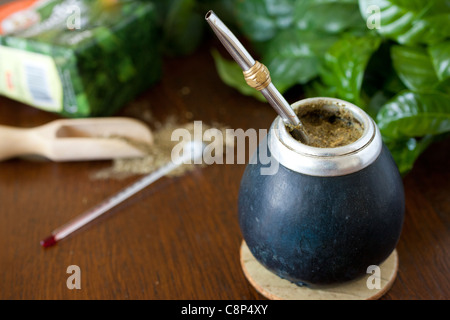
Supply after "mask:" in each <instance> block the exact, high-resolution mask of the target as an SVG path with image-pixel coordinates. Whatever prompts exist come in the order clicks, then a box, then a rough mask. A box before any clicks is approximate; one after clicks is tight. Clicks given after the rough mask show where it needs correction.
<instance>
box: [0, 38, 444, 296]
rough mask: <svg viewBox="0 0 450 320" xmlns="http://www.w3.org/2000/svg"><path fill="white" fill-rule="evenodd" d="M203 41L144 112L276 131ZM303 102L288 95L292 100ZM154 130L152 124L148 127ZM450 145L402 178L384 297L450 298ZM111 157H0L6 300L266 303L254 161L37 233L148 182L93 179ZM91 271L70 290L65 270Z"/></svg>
mask: <svg viewBox="0 0 450 320" xmlns="http://www.w3.org/2000/svg"><path fill="white" fill-rule="evenodd" d="M210 47H211V45H205V46H203V47H202V48H201V49H200V50H199V51H198V52H197V53H196V54H194V55H192V56H189V57H186V58H176V59H169V60H166V63H165V68H164V69H165V76H164V78H163V79H162V81H161V82H160V83H159V84H157V85H156V86H154V87H152V88H150V89H149V90H148V91H147V92H145V93H144V94H142V95H141V96H139V97H138V98H137V100H136V101H137V102H138V103H139V104H140V105H142V106H143V107H142V110H141V111H142V113H141V112H139V113H137V112H136V108H135V107H131V106H126V107H125V108H124V109H122V110H121V111H120V112H119V113H118V115H125V116H133V117H138V118H139V117H140V116H141V114H144V113H145V112H144V111H145V110H150V111H151V112H152V114H153V115H154V117H155V119H158V120H160V121H164V119H165V118H166V117H167V116H169V115H174V114H175V115H177V116H178V118H179V119H180V121H181V122H187V121H188V119H186V113H188V112H191V113H192V114H193V119H192V120H202V121H204V122H205V123H208V124H211V123H213V122H214V121H218V122H220V123H223V124H225V125H228V126H229V127H230V128H234V129H237V128H242V129H244V130H246V129H248V128H256V129H259V128H265V129H267V128H269V126H270V124H271V122H272V121H273V119H274V118H275V112H274V111H273V110H272V109H271V108H270V106H268V105H265V104H263V103H261V102H258V101H256V100H255V99H253V98H248V97H244V96H241V95H240V94H239V93H237V92H236V91H234V90H233V89H230V88H229V87H227V86H226V85H224V84H223V83H222V82H221V80H220V79H219V78H218V76H217V73H216V71H215V67H214V62H213V60H212V57H211V55H210V53H209V50H210ZM300 98H301V93H299V94H298V95H297V96H295V94H292V93H291V94H290V95H289V97H288V100H289V102H291V103H292V102H294V101H295V100H297V99H300ZM58 118H59V117H58V116H57V115H54V114H51V113H47V112H44V111H40V110H37V109H34V108H32V107H29V106H26V105H23V104H21V103H18V102H15V101H12V100H9V99H7V98H3V97H0V123H1V124H4V125H12V126H18V127H33V126H38V125H41V124H44V123H47V122H48V121H51V120H54V119H58ZM149 125H153V124H152V123H149ZM449 150H450V140H447V141H443V142H440V143H436V144H435V145H433V146H432V147H431V148H430V149H429V150H427V152H426V153H425V154H423V155H422V156H421V157H420V159H419V160H418V162H417V163H416V166H415V168H414V170H413V171H412V172H410V173H409V174H408V175H407V176H406V177H405V178H404V185H405V193H406V215H405V223H404V228H403V232H402V235H401V239H400V242H399V244H398V247H397V249H398V253H399V258H400V267H399V272H398V277H397V279H396V281H395V283H394V285H393V287H392V289H391V290H390V291H389V292H388V293H387V294H386V295H385V296H384V297H383V299H449V298H450V285H449V282H450V281H449V279H450V277H449V276H448V274H449V271H450V260H449V246H450V241H449V240H450V239H449V223H450V220H449V214H450V170H449V164H450V163H449V156H450V153H449ZM109 166H111V162H110V161H93V162H76V163H53V162H49V161H30V160H25V159H14V160H8V161H6V162H2V163H0V288H1V289H0V299H214V300H219V299H231V300H234V299H263V298H264V297H262V296H261V295H259V294H258V293H257V292H256V291H255V290H254V289H253V287H252V286H251V285H250V284H249V283H248V281H247V280H246V278H245V277H244V275H243V272H242V269H241V266H240V263H239V247H240V244H241V241H242V236H241V234H240V230H239V225H238V219H237V197H238V190H239V182H240V178H241V176H242V173H243V170H244V168H245V165H237V164H234V165H232V164H229V165H217V164H216V165H211V166H208V167H204V168H197V169H196V170H195V171H193V172H189V173H187V174H185V175H184V176H181V177H176V178H163V179H161V180H159V181H157V182H156V183H154V184H153V185H151V186H149V187H147V188H146V189H145V190H143V191H142V192H140V193H139V194H137V195H135V196H134V197H133V198H131V199H129V200H128V201H126V202H125V203H122V204H121V205H119V206H118V207H116V208H115V209H113V210H112V211H111V213H110V214H108V215H107V216H106V217H102V218H100V219H99V221H98V222H96V223H94V224H92V225H90V226H89V227H87V228H85V229H84V230H82V231H80V232H78V233H77V234H75V235H73V236H71V237H69V238H67V239H65V240H64V241H61V242H60V243H59V244H57V245H56V246H55V247H52V248H49V249H43V248H41V247H40V245H39V240H40V239H41V238H42V237H44V236H46V235H48V234H49V232H51V231H52V230H53V229H55V228H56V227H58V226H60V225H62V224H64V223H65V222H67V221H68V220H70V219H71V218H73V217H76V216H77V215H79V214H80V213H82V212H83V211H85V210H87V209H89V208H90V207H92V206H94V205H96V204H97V203H99V202H100V201H102V200H103V199H105V198H106V197H108V196H110V195H112V194H114V193H115V192H117V191H119V190H120V189H121V188H123V187H125V186H127V185H128V184H130V183H132V182H133V181H135V180H137V178H138V177H131V178H127V179H124V180H93V179H92V178H91V175H92V174H93V173H95V172H98V171H99V170H101V169H103V168H106V167H109ZM70 265H77V266H79V267H80V270H81V290H69V289H68V288H67V286H66V280H67V278H68V277H69V274H67V273H66V271H67V267H68V266H70Z"/></svg>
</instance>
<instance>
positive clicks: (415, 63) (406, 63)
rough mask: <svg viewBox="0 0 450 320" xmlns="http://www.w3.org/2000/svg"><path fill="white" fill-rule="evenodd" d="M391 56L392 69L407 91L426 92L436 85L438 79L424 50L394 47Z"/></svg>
mask: <svg viewBox="0 0 450 320" xmlns="http://www.w3.org/2000/svg"><path fill="white" fill-rule="evenodd" d="M391 55H392V62H393V65H394V68H395V70H396V71H397V74H398V76H399V77H400V79H401V80H402V81H403V83H404V84H405V85H406V87H407V88H408V89H410V90H413V91H424V90H425V91H426V90H429V89H433V88H434V87H436V85H437V84H438V82H439V79H438V77H437V75H436V72H435V70H434V67H433V63H432V62H431V58H430V56H429V55H428V53H427V51H426V50H425V49H423V48H420V47H417V48H416V47H407V46H398V45H395V46H393V47H392V48H391Z"/></svg>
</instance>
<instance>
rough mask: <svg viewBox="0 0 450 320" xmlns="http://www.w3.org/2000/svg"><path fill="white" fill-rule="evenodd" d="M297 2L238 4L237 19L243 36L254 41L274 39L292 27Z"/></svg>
mask: <svg viewBox="0 0 450 320" xmlns="http://www.w3.org/2000/svg"><path fill="white" fill-rule="evenodd" d="M294 3H295V0H264V1H261V0H246V1H237V2H236V18H237V19H238V22H239V26H240V28H241V31H242V32H243V34H244V35H245V36H246V37H247V38H249V39H250V40H253V41H267V40H270V39H272V38H273V37H274V36H275V35H276V34H277V33H278V31H280V30H283V29H286V28H288V27H290V26H291V24H292V21H293V11H294Z"/></svg>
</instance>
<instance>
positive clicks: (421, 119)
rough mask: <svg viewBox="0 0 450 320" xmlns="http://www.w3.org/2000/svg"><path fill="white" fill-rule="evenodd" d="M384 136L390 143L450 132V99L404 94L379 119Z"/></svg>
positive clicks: (383, 110) (382, 110)
mask: <svg viewBox="0 0 450 320" xmlns="http://www.w3.org/2000/svg"><path fill="white" fill-rule="evenodd" d="M377 124H378V127H379V128H380V131H381V134H382V135H383V136H384V137H387V138H389V139H404V138H408V137H423V136H425V135H427V134H432V135H435V134H440V133H444V132H447V131H449V130H450V96H449V95H447V94H444V93H440V92H433V93H415V92H411V91H404V92H401V93H400V94H398V95H397V96H395V97H394V98H392V99H391V100H389V101H388V102H387V103H386V104H385V105H384V106H383V108H381V110H380V112H379V113H378V115H377Z"/></svg>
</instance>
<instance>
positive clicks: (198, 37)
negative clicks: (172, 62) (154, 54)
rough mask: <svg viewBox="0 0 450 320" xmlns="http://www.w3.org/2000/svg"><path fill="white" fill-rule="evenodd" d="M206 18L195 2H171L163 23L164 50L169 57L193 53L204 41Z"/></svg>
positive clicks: (190, 0)
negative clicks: (197, 9)
mask: <svg viewBox="0 0 450 320" xmlns="http://www.w3.org/2000/svg"><path fill="white" fill-rule="evenodd" d="M203 30H204V18H203V16H201V15H200V14H198V13H197V12H196V1H195V0H171V2H170V6H169V7H168V13H167V16H166V19H165V20H164V22H163V31H164V41H165V43H164V50H165V52H166V53H167V54H169V55H187V54H190V53H192V52H193V51H194V50H195V49H196V48H197V47H198V46H199V44H200V43H201V41H202V39H203Z"/></svg>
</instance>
